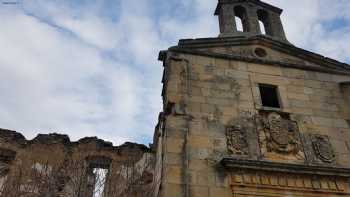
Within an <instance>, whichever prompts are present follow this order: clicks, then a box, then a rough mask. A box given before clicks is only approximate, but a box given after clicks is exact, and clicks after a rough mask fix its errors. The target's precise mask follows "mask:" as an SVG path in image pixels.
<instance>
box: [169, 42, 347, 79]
mask: <svg viewBox="0 0 350 197" xmlns="http://www.w3.org/2000/svg"><path fill="white" fill-rule="evenodd" d="M168 51H170V52H177V53H184V54H191V55H198V56H205V57H215V58H221V59H227V60H237V61H244V62H251V63H258V64H267V65H279V66H282V67H287V68H295V69H301V70H309V71H317V72H322V73H330V74H338V75H346V76H350V70H349V71H340V70H336V69H331V68H318V67H311V66H305V65H300V64H294V63H286V62H280V61H273V60H264V59H259V58H252V57H242V56H237V55H226V54H219V53H212V52H203V51H198V50H193V49H186V48H180V47H173V48H170V49H169V50H168Z"/></svg>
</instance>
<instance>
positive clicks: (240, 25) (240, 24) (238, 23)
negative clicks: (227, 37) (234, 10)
mask: <svg viewBox="0 0 350 197" xmlns="http://www.w3.org/2000/svg"><path fill="white" fill-rule="evenodd" d="M235 20H236V28H237V31H240V32H243V31H244V29H243V22H242V19H241V18H239V17H237V16H235Z"/></svg>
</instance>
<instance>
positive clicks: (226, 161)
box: [221, 158, 350, 177]
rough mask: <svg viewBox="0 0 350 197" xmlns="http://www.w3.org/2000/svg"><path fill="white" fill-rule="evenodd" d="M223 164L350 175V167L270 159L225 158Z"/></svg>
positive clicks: (300, 172)
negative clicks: (312, 164) (272, 160)
mask: <svg viewBox="0 0 350 197" xmlns="http://www.w3.org/2000/svg"><path fill="white" fill-rule="evenodd" d="M221 164H222V165H223V166H224V167H225V168H227V169H231V170H235V169H238V170H257V171H270V172H283V173H293V174H310V175H324V176H341V177H350V169H348V168H338V167H329V166H311V165H302V164H290V163H275V162H268V161H256V160H242V159H235V158H223V159H222V160H221Z"/></svg>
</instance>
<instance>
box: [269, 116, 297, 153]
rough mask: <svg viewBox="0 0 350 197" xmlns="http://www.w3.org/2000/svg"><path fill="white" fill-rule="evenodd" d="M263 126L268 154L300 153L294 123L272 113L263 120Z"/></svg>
mask: <svg viewBox="0 0 350 197" xmlns="http://www.w3.org/2000/svg"><path fill="white" fill-rule="evenodd" d="M263 126H264V131H265V135H266V143H267V144H266V146H267V147H266V148H267V151H268V152H276V153H280V154H297V153H298V152H299V151H300V148H301V143H300V138H299V133H298V127H297V124H296V123H295V122H293V121H291V120H289V119H284V118H283V117H282V116H281V115H280V114H278V113H276V112H272V113H269V114H268V115H267V116H266V117H265V118H264V120H263Z"/></svg>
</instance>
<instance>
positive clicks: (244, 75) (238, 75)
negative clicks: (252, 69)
mask: <svg viewBox="0 0 350 197" xmlns="http://www.w3.org/2000/svg"><path fill="white" fill-rule="evenodd" d="M225 76H226V77H229V78H232V79H249V74H248V72H244V71H238V70H234V69H226V70H225Z"/></svg>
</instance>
